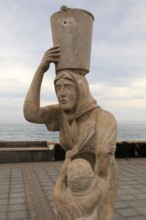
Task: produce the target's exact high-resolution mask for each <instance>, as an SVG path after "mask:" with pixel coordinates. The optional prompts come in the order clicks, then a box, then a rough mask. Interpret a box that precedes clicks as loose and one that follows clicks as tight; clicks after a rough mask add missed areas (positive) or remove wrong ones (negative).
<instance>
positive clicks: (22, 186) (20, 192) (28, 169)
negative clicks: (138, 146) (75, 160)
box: [0, 158, 146, 220]
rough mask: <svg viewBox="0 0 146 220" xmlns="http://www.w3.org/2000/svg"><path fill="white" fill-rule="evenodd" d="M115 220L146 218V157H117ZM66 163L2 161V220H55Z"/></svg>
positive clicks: (0, 215)
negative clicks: (54, 194)
mask: <svg viewBox="0 0 146 220" xmlns="http://www.w3.org/2000/svg"><path fill="white" fill-rule="evenodd" d="M117 164H118V167H119V171H120V185H119V190H118V195H117V199H116V203H115V212H114V220H126V219H128V220H145V219H146V158H139V159H117ZM61 166H62V162H41V163H40V162H39V163H36V162H35V163H15V164H14V163H11V164H0V220H54V219H55V217H54V214H53V213H54V205H53V201H52V189H53V185H54V184H55V182H56V180H57V178H58V175H59V170H60V168H61Z"/></svg>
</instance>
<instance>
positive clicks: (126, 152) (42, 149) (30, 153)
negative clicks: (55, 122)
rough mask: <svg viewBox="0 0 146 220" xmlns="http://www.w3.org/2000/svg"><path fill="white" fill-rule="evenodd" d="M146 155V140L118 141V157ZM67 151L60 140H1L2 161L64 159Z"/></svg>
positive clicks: (0, 160)
mask: <svg viewBox="0 0 146 220" xmlns="http://www.w3.org/2000/svg"><path fill="white" fill-rule="evenodd" d="M132 157H146V141H124V142H118V143H117V150H116V158H132ZM64 158H65V151H64V150H63V149H62V148H61V147H60V144H59V143H58V142H47V141H1V142H0V163H14V162H40V161H59V160H64Z"/></svg>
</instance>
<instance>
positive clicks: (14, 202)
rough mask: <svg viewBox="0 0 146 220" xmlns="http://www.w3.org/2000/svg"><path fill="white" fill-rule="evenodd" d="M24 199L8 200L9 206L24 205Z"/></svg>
mask: <svg viewBox="0 0 146 220" xmlns="http://www.w3.org/2000/svg"><path fill="white" fill-rule="evenodd" d="M25 201H26V199H25V198H11V199H10V200H9V204H23V203H25Z"/></svg>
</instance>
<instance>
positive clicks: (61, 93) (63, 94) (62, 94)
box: [60, 87, 65, 96]
mask: <svg viewBox="0 0 146 220" xmlns="http://www.w3.org/2000/svg"><path fill="white" fill-rule="evenodd" d="M60 95H61V96H65V88H64V87H62V88H61V91H60Z"/></svg>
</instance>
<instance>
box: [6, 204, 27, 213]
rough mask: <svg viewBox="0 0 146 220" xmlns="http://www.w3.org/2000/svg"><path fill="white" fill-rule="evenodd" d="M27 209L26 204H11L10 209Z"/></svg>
mask: <svg viewBox="0 0 146 220" xmlns="http://www.w3.org/2000/svg"><path fill="white" fill-rule="evenodd" d="M24 210H27V206H26V204H15V205H9V207H8V211H24Z"/></svg>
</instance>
